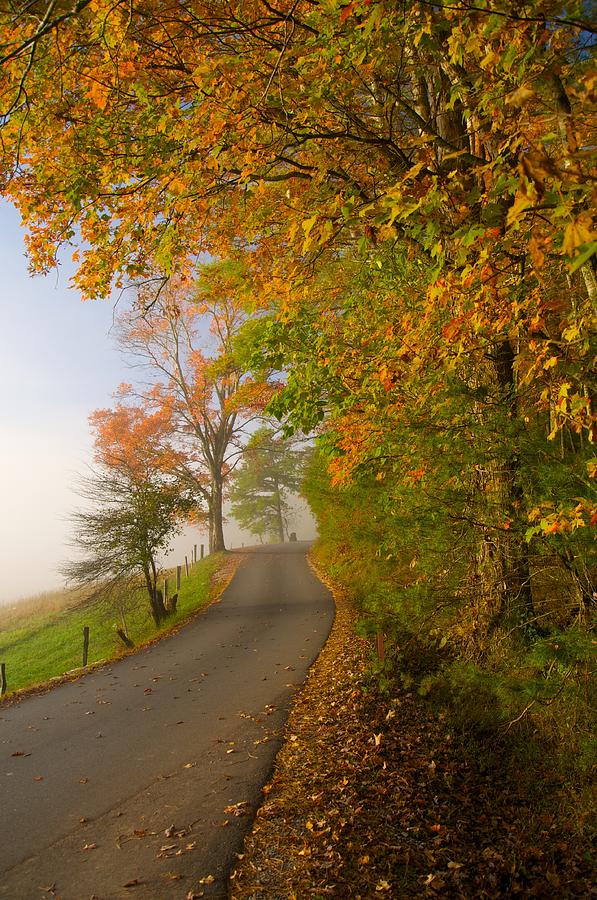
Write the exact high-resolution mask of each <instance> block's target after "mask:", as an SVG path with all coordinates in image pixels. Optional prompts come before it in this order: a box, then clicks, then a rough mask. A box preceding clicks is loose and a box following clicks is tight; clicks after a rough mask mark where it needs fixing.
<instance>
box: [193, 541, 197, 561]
mask: <svg viewBox="0 0 597 900" xmlns="http://www.w3.org/2000/svg"><path fill="white" fill-rule="evenodd" d="M193 562H197V544H195V545H194V546H193Z"/></svg>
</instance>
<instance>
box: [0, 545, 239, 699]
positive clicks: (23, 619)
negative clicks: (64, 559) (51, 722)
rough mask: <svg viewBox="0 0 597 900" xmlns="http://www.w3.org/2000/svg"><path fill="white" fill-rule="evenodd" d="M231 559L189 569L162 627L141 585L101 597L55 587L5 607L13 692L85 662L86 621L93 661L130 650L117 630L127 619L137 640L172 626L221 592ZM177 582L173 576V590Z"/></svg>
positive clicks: (3, 644)
mask: <svg viewBox="0 0 597 900" xmlns="http://www.w3.org/2000/svg"><path fill="white" fill-rule="evenodd" d="M230 559H231V558H230V557H226V555H225V554H222V553H216V554H213V555H212V556H208V557H207V558H206V559H203V560H200V561H199V562H197V563H195V565H193V566H192V568H191V571H190V572H189V576H188V577H185V576H184V575H183V578H182V582H181V586H180V591H179V592H178V605H177V609H176V613H175V614H174V615H173V616H172V617H171V618H169V619H168V620H167V621H166V622H164V624H163V626H162V627H161V628H159V629H156V627H155V625H154V623H153V620H152V618H151V615H150V612H149V604H148V602H147V598H146V597H145V596H144V595H143V592H142V591H141V590H139V591H134V592H132V593H131V594H130V595H129V596H127V597H121V598H119V599H118V600H117V601H101V602H96V603H89V602H88V601H87V600H86V597H85V595H84V594H83V593H81V592H70V593H69V592H68V591H64V592H53V593H51V594H48V595H45V596H41V597H38V598H32V600H31V601H24V602H23V603H22V604H17V605H16V606H14V607H11V608H10V609H6V610H2V611H0V662H4V663H6V674H7V682H8V693H7V696H10V694H11V693H13V692H14V691H18V690H21V689H23V688H29V687H33V686H35V685H40V684H43V683H44V682H47V681H48V680H49V679H51V678H55V677H58V676H60V675H64V674H65V673H66V672H68V671H70V670H71V669H74V668H76V667H77V666H80V665H81V661H82V648H83V627H84V626H85V625H87V626H89V629H90V643H89V657H88V665H93V664H94V663H96V662H99V661H100V660H104V659H114V658H116V657H118V656H121V655H122V654H123V653H124V652H125V647H124V645H123V643H122V642H121V640H120V639H119V638H118V636H117V634H116V627H122V625H123V624H125V625H126V629H127V632H128V635H129V637H130V638H131V640H133V641H134V643H135V645H137V646H138V645H139V644H143V643H145V642H147V641H150V640H152V639H154V638H155V637H157V636H158V635H161V634H165V633H167V632H168V631H171V630H172V628H174V627H175V626H176V625H178V624H180V622H182V621H184V620H185V619H186V618H188V617H189V616H190V615H192V614H193V613H194V612H196V611H197V610H199V609H201V608H202V607H204V606H205V605H206V604H207V603H209V601H210V600H211V599H212V598H213V597H214V596H215V595H216V594H217V591H218V589H219V587H218V586H219V585H220V584H221V581H220V579H219V578H218V574H219V573H220V572H222V570H226V569H227V564H228V563H229V561H230ZM232 559H233V558H232ZM170 574H172V573H170ZM173 583H174V582H173V578H172V577H170V590H171V591H172V586H173Z"/></svg>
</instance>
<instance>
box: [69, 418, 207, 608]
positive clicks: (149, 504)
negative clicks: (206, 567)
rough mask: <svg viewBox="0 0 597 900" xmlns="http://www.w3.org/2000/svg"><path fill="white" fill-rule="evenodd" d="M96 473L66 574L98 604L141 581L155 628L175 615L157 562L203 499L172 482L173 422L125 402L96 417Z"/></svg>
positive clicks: (86, 485) (84, 492)
mask: <svg viewBox="0 0 597 900" xmlns="http://www.w3.org/2000/svg"><path fill="white" fill-rule="evenodd" d="M90 422H91V425H92V428H93V430H94V432H95V462H96V469H95V470H92V473H91V475H89V476H88V477H86V478H84V479H83V480H82V482H81V485H80V488H79V495H80V496H81V497H82V498H83V499H84V500H85V501H86V506H85V507H84V508H82V509H79V510H78V511H77V512H75V513H74V514H73V515H72V516H71V522H72V525H73V528H74V535H73V539H72V546H73V549H74V550H75V551H76V555H75V556H74V557H73V558H72V559H71V560H70V561H69V562H68V563H67V564H66V565H65V566H64V567H63V573H64V575H65V576H66V577H67V579H68V580H69V581H72V582H74V583H76V584H82V585H91V586H92V587H93V589H94V597H99V596H105V595H109V594H111V593H113V592H114V591H115V590H116V591H122V589H123V587H126V586H128V585H130V584H132V583H135V582H136V580H137V579H138V577H139V576H140V575H141V576H142V578H143V581H144V584H145V588H146V592H147V597H148V601H149V605H150V609H151V614H152V616H153V619H154V622H155V624H156V625H159V624H160V622H162V620H163V619H165V618H166V617H167V616H168V615H169V612H170V610H169V609H168V608H167V607H166V605H165V602H164V597H163V595H162V593H161V591H160V590H159V589H158V576H159V575H160V571H161V569H160V563H159V557H160V555H161V554H163V553H164V552H167V550H168V548H169V546H170V542H171V540H172V538H173V536H174V535H175V534H176V533H177V531H178V530H180V526H181V524H182V523H183V522H184V521H186V519H187V518H188V517H189V516H190V515H191V512H192V510H193V509H194V508H195V507H196V504H197V497H196V495H195V494H194V493H193V492H192V491H191V490H189V486H188V484H182V483H181V482H180V481H179V480H178V479H177V478H175V477H173V474H172V468H173V465H172V464H173V457H175V456H176V454H175V452H174V451H173V450H172V449H171V448H170V447H169V446H168V443H167V438H168V435H169V433H170V421H169V417H168V415H167V414H165V413H164V411H163V410H160V411H159V412H158V413H154V414H148V413H147V411H146V410H144V409H142V408H141V407H140V406H134V405H131V404H125V403H123V402H122V401H121V402H119V403H118V404H117V405H116V406H115V407H114V409H101V410H96V412H95V413H93V414H92V415H91V416H90Z"/></svg>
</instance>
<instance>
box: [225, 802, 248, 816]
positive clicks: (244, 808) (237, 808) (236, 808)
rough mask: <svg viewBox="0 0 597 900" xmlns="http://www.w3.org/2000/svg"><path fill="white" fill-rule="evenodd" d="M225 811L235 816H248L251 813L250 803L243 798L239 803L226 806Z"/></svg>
mask: <svg viewBox="0 0 597 900" xmlns="http://www.w3.org/2000/svg"><path fill="white" fill-rule="evenodd" d="M224 812H225V813H228V814H232V815H233V816H247V815H248V814H249V804H248V802H247V801H246V800H241V801H240V802H239V803H233V804H232V806H226V807H225V809H224Z"/></svg>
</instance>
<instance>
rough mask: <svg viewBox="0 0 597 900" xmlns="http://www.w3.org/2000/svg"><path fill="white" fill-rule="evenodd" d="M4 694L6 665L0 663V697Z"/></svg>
mask: <svg viewBox="0 0 597 900" xmlns="http://www.w3.org/2000/svg"><path fill="white" fill-rule="evenodd" d="M5 693H6V663H0V697H1V696H2V695H3V694H5Z"/></svg>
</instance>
